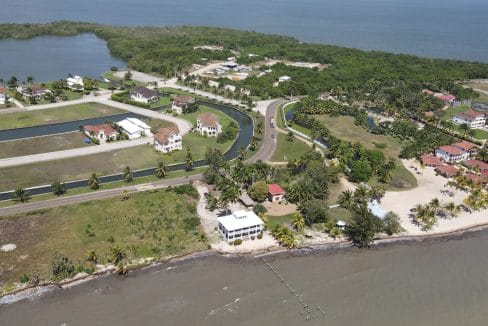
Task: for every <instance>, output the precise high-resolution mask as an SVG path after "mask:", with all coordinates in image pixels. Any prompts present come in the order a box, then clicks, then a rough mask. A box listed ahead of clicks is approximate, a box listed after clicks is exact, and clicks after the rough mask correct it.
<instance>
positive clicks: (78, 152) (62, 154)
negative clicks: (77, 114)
mask: <svg viewBox="0 0 488 326" xmlns="http://www.w3.org/2000/svg"><path fill="white" fill-rule="evenodd" d="M148 143H149V144H152V143H153V137H144V138H138V139H133V140H124V141H117V142H111V143H105V144H100V145H97V146H88V147H80V148H73V149H66V150H63V151H56V152H47V153H40V154H32V155H25V156H16V157H9V158H4V159H0V168H6V167H10V166H18V165H25V164H31V163H39V162H47V161H54V160H61V159H67V158H73V157H79V156H85V155H91V154H98V153H104V152H111V151H115V150H118V149H123V148H129V147H135V146H141V145H145V144H148Z"/></svg>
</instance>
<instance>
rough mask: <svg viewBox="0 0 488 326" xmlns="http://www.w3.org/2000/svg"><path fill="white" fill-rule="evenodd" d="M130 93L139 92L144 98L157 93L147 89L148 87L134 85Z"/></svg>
mask: <svg viewBox="0 0 488 326" xmlns="http://www.w3.org/2000/svg"><path fill="white" fill-rule="evenodd" d="M130 93H131V94H134V93H136V94H140V95H142V96H143V97H145V98H151V97H155V96H158V93H156V92H155V91H153V90H152V89H149V88H147V87H144V86H139V87H135V88H133V89H132V90H131V91H130Z"/></svg>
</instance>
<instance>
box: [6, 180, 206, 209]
mask: <svg viewBox="0 0 488 326" xmlns="http://www.w3.org/2000/svg"><path fill="white" fill-rule="evenodd" d="M199 180H203V175H201V174H197V175H191V176H186V177H180V178H174V179H167V180H165V179H163V180H159V181H155V182H151V183H147V184H140V185H133V186H126V187H121V188H116V189H109V190H99V191H93V192H88V193H86V194H79V195H74V196H62V197H59V198H55V199H50V200H44V201H37V202H30V203H24V204H16V205H13V206H8V207H1V208H0V216H6V215H12V214H19V213H25V212H29V211H34V210H39V209H44V208H53V207H57V206H61V205H70V204H75V203H81V202H86V201H92V200H99V199H106V198H112V197H116V196H120V195H122V194H123V193H124V191H127V192H128V193H135V192H140V191H147V190H152V189H161V188H166V187H169V186H176V185H181V184H186V183H188V182H190V181H199Z"/></svg>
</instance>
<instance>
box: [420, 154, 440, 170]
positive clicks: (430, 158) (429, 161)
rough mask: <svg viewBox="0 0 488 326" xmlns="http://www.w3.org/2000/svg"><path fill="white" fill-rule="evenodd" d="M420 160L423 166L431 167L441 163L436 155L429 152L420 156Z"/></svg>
mask: <svg viewBox="0 0 488 326" xmlns="http://www.w3.org/2000/svg"><path fill="white" fill-rule="evenodd" d="M420 161H421V162H422V164H423V165H425V166H430V167H432V168H436V167H438V166H441V165H442V162H441V160H440V159H439V158H438V157H435V156H434V155H431V154H424V155H422V156H421V157H420Z"/></svg>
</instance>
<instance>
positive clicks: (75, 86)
mask: <svg viewBox="0 0 488 326" xmlns="http://www.w3.org/2000/svg"><path fill="white" fill-rule="evenodd" d="M66 84H67V85H68V88H69V89H72V90H74V91H83V90H84V89H85V86H84V84H83V78H82V77H81V76H78V75H76V76H74V77H71V76H70V77H68V78H66Z"/></svg>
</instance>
